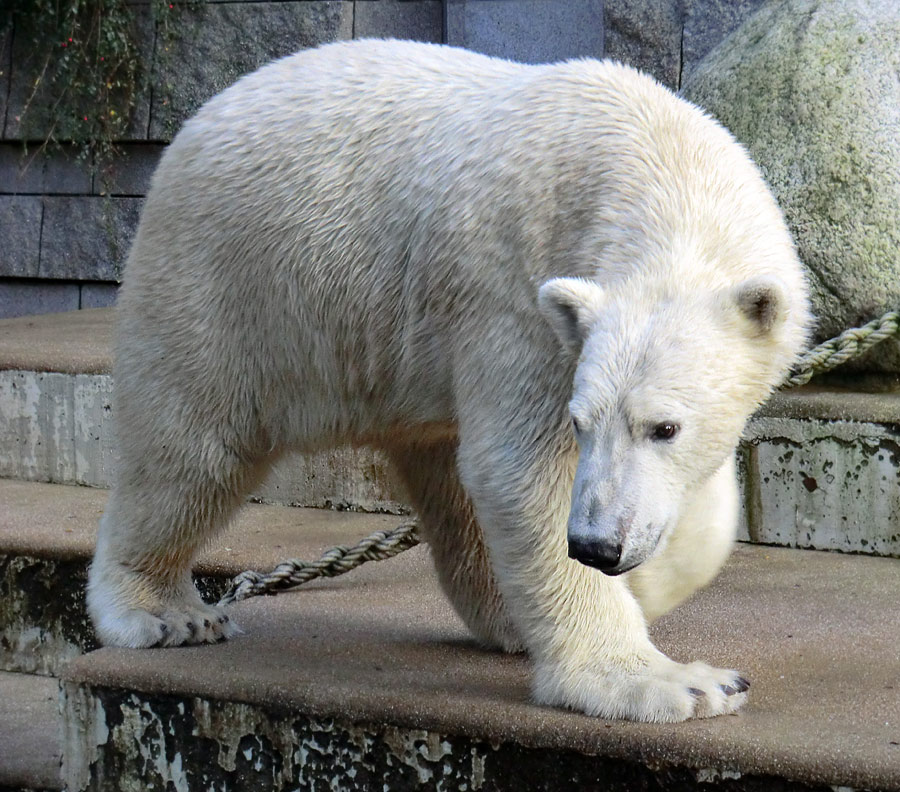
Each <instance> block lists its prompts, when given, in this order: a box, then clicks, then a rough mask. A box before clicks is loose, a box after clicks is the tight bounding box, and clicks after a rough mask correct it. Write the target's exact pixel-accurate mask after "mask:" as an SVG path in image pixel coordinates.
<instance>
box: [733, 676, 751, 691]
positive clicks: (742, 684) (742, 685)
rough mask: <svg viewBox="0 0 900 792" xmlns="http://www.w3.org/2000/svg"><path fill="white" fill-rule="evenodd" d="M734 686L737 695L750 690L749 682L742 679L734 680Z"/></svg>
mask: <svg viewBox="0 0 900 792" xmlns="http://www.w3.org/2000/svg"><path fill="white" fill-rule="evenodd" d="M734 686H735V688H736V689H737V692H738V693H743V692H744V691H745V690H750V681H749V680H747V679H744V677H738V678H737V679H735V680H734Z"/></svg>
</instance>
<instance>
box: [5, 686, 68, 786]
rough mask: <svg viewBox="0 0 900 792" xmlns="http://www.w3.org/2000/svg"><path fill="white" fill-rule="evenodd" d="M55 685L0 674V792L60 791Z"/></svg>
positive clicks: (57, 695) (57, 709) (58, 720)
mask: <svg viewBox="0 0 900 792" xmlns="http://www.w3.org/2000/svg"><path fill="white" fill-rule="evenodd" d="M61 738H62V734H61V726H60V717H59V682H58V681H57V680H55V679H48V678H46V677H37V676H30V675H28V674H10V673H3V672H0V790H7V789H8V790H29V791H30V792H37V791H38V790H51V789H54V790H55V789H62V786H63V785H62V779H61V777H60V764H61V762H62V751H61Z"/></svg>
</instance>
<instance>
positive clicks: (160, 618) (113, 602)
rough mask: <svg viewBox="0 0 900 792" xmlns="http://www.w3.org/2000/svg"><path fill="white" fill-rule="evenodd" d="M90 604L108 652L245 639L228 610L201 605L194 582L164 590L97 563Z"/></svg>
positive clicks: (99, 635)
mask: <svg viewBox="0 0 900 792" xmlns="http://www.w3.org/2000/svg"><path fill="white" fill-rule="evenodd" d="M87 604H88V611H89V613H90V615H91V619H92V621H93V623H94V630H95V632H96V634H97V638H98V639H99V640H100V643H102V644H103V645H104V646H122V647H127V648H132V649H143V648H147V647H152V646H181V645H187V644H202V643H215V642H217V641H221V640H223V639H225V638H230V637H231V636H233V635H236V634H238V633H240V629H239V628H238V627H237V625H235V623H234V622H233V621H231V619H230V618H229V617H228V616H227V615H226V613H225V611H224V610H223V609H222V608H220V607H218V606H214V605H207V604H205V603H204V602H203V601H202V600H201V599H200V595H199V594H198V593H197V590H196V589H195V588H194V586H193V584H192V583H191V582H190V579H189V578H188V579H185V580H184V581H182V583H181V584H180V585H177V586H174V587H172V586H164V585H162V584H159V582H158V581H154V580H152V579H147V578H146V577H142V576H140V575H137V574H135V573H133V572H131V571H129V570H126V569H125V568H124V567H117V566H112V565H106V566H104V567H100V566H98V565H97V564H96V563H95V565H94V566H93V567H92V568H91V573H90V578H89V584H88V592H87Z"/></svg>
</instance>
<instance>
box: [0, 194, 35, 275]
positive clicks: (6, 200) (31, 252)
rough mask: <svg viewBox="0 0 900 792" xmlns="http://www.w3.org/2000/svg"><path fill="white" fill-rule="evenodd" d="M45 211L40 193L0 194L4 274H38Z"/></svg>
mask: <svg viewBox="0 0 900 792" xmlns="http://www.w3.org/2000/svg"><path fill="white" fill-rule="evenodd" d="M43 211H44V210H43V207H42V205H41V199H40V198H39V197H37V196H25V195H17V196H12V195H0V240H3V244H2V245H0V277H6V278H31V277H35V276H37V275H38V272H39V269H40V244H41V218H42V216H43Z"/></svg>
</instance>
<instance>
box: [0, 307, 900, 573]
mask: <svg viewBox="0 0 900 792" xmlns="http://www.w3.org/2000/svg"><path fill="white" fill-rule="evenodd" d="M111 322H112V310H111V309H102V310H94V311H75V312H72V313H69V314H56V315H50V316H42V317H26V318H22V319H10V320H0V476H6V477H9V478H17V479H24V480H31V481H52V482H59V483H77V484H87V485H91V486H97V487H105V486H108V485H109V482H110V477H111V473H112V469H113V449H112V439H111V432H110V417H111V406H110V397H111V393H112V388H113V383H112V379H111V377H110V376H109V374H108V371H109V363H110V361H109V352H108V348H109V336H110V326H111ZM745 435H746V439H745V441H744V443H743V444H742V446H741V449H740V454H739V458H740V463H741V465H740V467H741V472H742V486H743V492H744V498H743V501H744V509H743V518H742V528H741V538H743V539H745V540H751V541H755V542H762V543H771V544H779V545H787V546H792V547H805V548H815V549H829V550H841V551H845V552H854V553H867V554H874V555H887V556H900V387H897V386H895V389H894V390H893V391H885V392H880V393H863V392H858V391H853V390H847V389H844V390H840V389H835V388H822V387H816V386H807V387H805V388H800V389H796V390H792V391H789V392H786V393H782V394H777V395H776V396H775V397H774V398H773V399H772V400H771V401H770V402H769V404H768V405H766V406H765V407H764V408H763V409H762V410H761V411H760V412H759V414H758V415H757V416H755V417H754V418H753V419H752V420H751V421H750V422H749V424H748V426H747V430H746V433H745ZM257 498H258V499H260V500H262V501H265V502H272V503H287V504H293V505H299V506H313V507H322V506H329V507H336V508H350V509H355V510H362V511H385V512H394V513H400V512H403V511H404V510H405V509H404V505H403V504H404V499H405V498H404V494H403V492H402V490H401V488H400V486H399V483H398V482H397V480H396V478H395V476H394V475H393V473H392V472H391V470H390V468H389V467H388V465H387V463H386V460H385V459H384V458H383V456H381V455H380V454H379V453H377V452H374V451H370V450H366V449H349V448H344V449H338V450H336V451H333V452H329V453H325V454H318V455H312V456H302V455H297V456H295V457H294V458H292V459H291V460H288V461H287V462H286V463H284V464H283V465H282V466H280V467H279V468H278V469H277V470H276V471H275V472H274V473H273V475H272V476H271V477H270V478H269V479H268V481H267V482H266V483H265V484H264V485H263V486H262V487H261V488H260V490H259V492H258V493H257Z"/></svg>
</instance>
